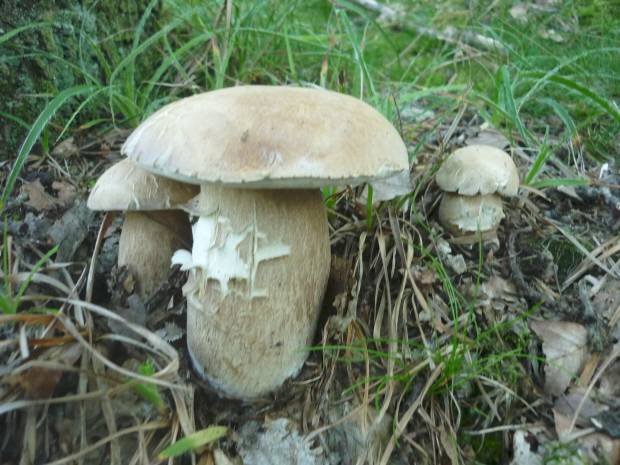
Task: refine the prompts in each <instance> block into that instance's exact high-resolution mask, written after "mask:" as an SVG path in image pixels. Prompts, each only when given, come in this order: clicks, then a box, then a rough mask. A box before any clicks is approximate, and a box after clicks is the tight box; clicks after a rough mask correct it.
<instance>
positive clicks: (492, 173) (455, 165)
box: [435, 145, 519, 236]
mask: <svg viewBox="0 0 620 465" xmlns="http://www.w3.org/2000/svg"><path fill="white" fill-rule="evenodd" d="M435 179H436V181H437V184H438V185H439V187H440V188H441V189H442V190H444V191H446V192H445V193H444V195H443V198H442V199H441V203H440V205H439V222H440V223H441V224H442V225H443V226H444V227H445V228H446V229H447V230H449V231H450V232H451V233H452V234H454V235H455V236H463V235H469V234H474V233H476V232H477V231H480V232H487V231H493V232H494V231H496V230H497V227H498V226H499V223H500V221H501V220H502V218H504V216H505V215H504V211H503V207H502V199H501V197H502V196H513V195H516V194H517V191H518V189H519V173H518V171H517V167H516V165H515V163H514V162H513V161H512V158H510V156H509V155H508V154H507V153H506V152H504V151H503V150H500V149H498V148H495V147H491V146H486V145H470V146H468V147H463V148H461V149H458V150H456V151H455V152H453V153H452V154H451V155H450V156H449V157H448V158H446V160H445V161H444V163H443V165H441V168H439V170H438V171H437V175H436V178H435Z"/></svg>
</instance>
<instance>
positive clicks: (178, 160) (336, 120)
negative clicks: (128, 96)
mask: <svg viewBox="0 0 620 465" xmlns="http://www.w3.org/2000/svg"><path fill="white" fill-rule="evenodd" d="M122 153H124V154H125V155H127V156H128V157H129V158H131V159H132V160H133V161H134V162H135V163H137V164H139V165H140V166H142V167H143V168H145V169H147V170H150V171H152V172H154V173H157V174H160V175H164V176H168V177H171V178H174V179H178V180H180V181H183V182H189V183H195V184H220V185H224V184H225V185H228V186H230V187H247V188H263V187H268V188H313V187H325V186H333V185H338V184H353V183H361V182H364V181H368V180H371V179H375V178H382V177H388V176H391V175H394V174H396V173H398V172H400V171H403V170H407V169H408V168H409V165H408V156H407V148H406V147H405V144H404V143H403V141H402V139H401V137H400V135H399V134H398V132H397V131H396V129H395V128H394V126H392V124H391V123H390V122H389V121H388V120H387V119H385V117H384V116H383V115H381V114H380V113H379V112H378V111H376V110H375V109H374V108H372V107H371V106H369V105H368V104H366V103H364V102H362V101H361V100H358V99H356V98H353V97H350V96H347V95H344V94H339V93H337V92H331V91H327V90H317V89H308V88H296V87H275V86H242V87H232V88H227V89H220V90H215V91H211V92H206V93H203V94H198V95H194V96H192V97H188V98H185V99H182V100H179V101H177V102H174V103H171V104H169V105H166V106H165V107H163V108H161V109H160V110H159V111H157V112H156V113H154V114H153V115H151V116H150V117H149V118H147V119H146V120H145V121H144V122H143V123H142V124H141V125H140V126H139V127H138V128H137V129H136V130H135V131H134V132H133V134H131V136H130V137H129V138H128V139H127V141H126V142H125V144H124V145H123V148H122Z"/></svg>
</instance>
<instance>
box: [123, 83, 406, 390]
mask: <svg viewBox="0 0 620 465" xmlns="http://www.w3.org/2000/svg"><path fill="white" fill-rule="evenodd" d="M122 152H123V153H124V154H125V155H127V156H128V157H129V158H131V159H132V160H133V161H134V162H135V163H137V164H139V165H140V166H142V167H144V168H145V169H147V170H150V171H153V172H154V173H157V174H159V175H162V176H169V177H172V178H174V179H178V180H180V181H183V182H189V183H196V184H200V185H201V192H200V195H199V196H198V197H197V198H196V199H194V200H193V201H192V202H190V203H189V204H188V205H186V207H185V208H186V210H187V211H189V212H190V213H192V214H194V215H197V216H198V220H197V222H196V223H195V225H194V227H193V233H194V246H193V249H192V252H191V253H190V252H188V251H179V252H178V253H176V254H175V256H174V258H173V261H174V262H175V263H179V264H181V265H182V269H187V270H190V273H189V276H188V281H187V284H186V285H185V287H184V288H183V292H184V295H185V296H186V297H187V312H188V322H187V339H188V348H189V354H190V356H191V359H192V361H193V364H194V367H195V368H196V370H197V371H198V373H199V374H200V375H202V376H203V377H204V378H206V379H207V380H209V381H210V382H211V383H212V384H213V385H214V386H215V387H216V388H218V389H220V390H222V391H224V392H226V393H228V394H230V395H233V396H237V397H241V398H253V397H258V396H261V395H264V394H266V393H268V392H270V391H271V390H273V389H275V388H276V387H278V386H280V385H281V384H282V383H283V382H284V381H285V380H286V379H287V378H289V377H291V376H295V375H296V374H297V373H298V372H299V371H300V369H301V367H302V366H303V364H304V362H305V360H306V358H307V356H308V351H307V350H306V349H307V348H308V347H309V346H310V345H311V344H312V339H313V336H314V332H315V329H316V323H317V319H318V316H319V311H320V306H321V301H322V298H323V293H324V290H325V286H326V283H327V278H328V275H329V264H330V247H329V237H328V225H327V215H326V212H325V206H324V202H323V198H322V196H321V191H320V190H319V188H320V187H323V186H333V185H342V184H347V183H361V182H364V181H368V180H371V179H375V178H377V177H387V176H390V175H393V174H395V173H398V172H400V171H402V170H406V169H408V158H407V150H406V147H405V145H404V143H403V141H402V140H401V138H400V136H399V134H398V132H397V131H396V130H395V129H394V127H393V126H392V125H391V124H390V123H389V122H388V121H387V120H386V119H385V118H384V117H383V116H382V115H381V114H380V113H378V112H377V111H376V110H374V109H373V108H372V107H370V106H369V105H367V104H365V103H364V102H362V101H360V100H358V99H355V98H353V97H350V96H346V95H343V94H339V93H336V92H330V91H325V90H315V89H307V88H292V87H269V86H247V87H235V88H228V89H222V90H217V91H212V92H207V93H204V94H199V95H195V96H193V97H188V98H185V99H183V100H180V101H178V102H175V103H172V104H170V105H167V106H165V107H164V108H162V109H161V110H159V111H158V112H156V113H154V114H153V115H152V116H150V117H149V118H148V119H147V120H145V121H144V122H143V123H142V124H141V125H140V126H139V127H138V128H137V129H136V131H135V132H134V133H133V134H132V135H131V136H130V137H129V138H128V139H127V141H126V143H125V145H124V146H123V149H122Z"/></svg>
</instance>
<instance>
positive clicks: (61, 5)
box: [0, 0, 155, 159]
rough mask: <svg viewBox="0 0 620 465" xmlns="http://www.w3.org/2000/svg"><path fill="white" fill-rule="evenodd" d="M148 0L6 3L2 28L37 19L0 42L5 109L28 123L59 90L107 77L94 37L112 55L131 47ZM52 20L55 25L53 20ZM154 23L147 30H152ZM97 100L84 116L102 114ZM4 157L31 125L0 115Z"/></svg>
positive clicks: (63, 116) (64, 116) (66, 111)
mask: <svg viewBox="0 0 620 465" xmlns="http://www.w3.org/2000/svg"><path fill="white" fill-rule="evenodd" d="M148 3H149V2H148V0H106V1H95V0H78V1H74V0H4V1H3V2H0V33H7V32H10V31H12V30H14V29H16V28H19V27H23V26H26V25H28V24H33V23H41V22H43V23H48V24H45V25H42V26H37V27H34V28H30V29H26V30H24V31H22V32H20V33H19V34H17V35H15V36H13V37H12V38H11V39H9V40H8V41H6V42H4V43H2V45H0V95H2V96H3V100H2V103H1V104H0V112H2V113H5V114H10V115H13V116H15V117H17V118H19V119H21V120H23V121H25V122H26V123H28V124H31V123H32V122H34V121H35V119H36V118H37V116H38V114H39V113H40V112H41V111H42V109H43V108H44V107H45V105H46V103H47V102H48V101H49V100H50V99H51V98H52V97H53V96H54V95H56V94H57V93H58V92H59V91H62V90H63V89H67V88H69V87H71V86H73V85H76V84H82V83H86V82H88V81H89V79H88V78H86V75H90V76H92V77H94V78H95V79H97V80H101V81H103V80H104V79H105V74H104V70H103V69H102V67H101V63H100V61H99V59H98V57H97V56H96V54H95V51H94V49H93V47H92V46H90V44H89V43H88V39H87V38H90V39H91V40H93V41H95V42H98V43H101V44H102V46H101V48H102V50H103V53H104V55H105V56H106V60H109V61H110V62H112V63H114V62H115V60H116V57H118V56H119V55H122V51H123V50H128V49H129V48H130V47H131V44H132V42H133V38H134V36H133V34H134V32H133V31H134V30H135V27H136V25H137V24H138V22H139V20H140V17H141V15H142V13H143V12H144V10H145V8H146V6H147V5H148ZM49 23H51V24H49ZM154 27H155V26H154V25H151V26H150V27H147V29H146V31H145V33H147V34H148V33H149V32H152V31H153V30H154ZM76 108H77V102H76V103H75V104H74V105H73V107H71V106H66V107H64V108H62V109H61V111H59V112H58V114H57V115H56V118H57V120H58V122H59V123H61V122H64V121H67V120H68V119H69V118H70V116H71V115H72V114H73V111H75V109H76ZM96 110H97V109H96V108H95V106H94V104H93V105H91V107H90V108H85V109H84V111H82V112H81V114H80V119H81V120H82V121H86V120H88V119H90V118H94V117H95V115H97V116H98V117H100V115H101V110H98V111H96ZM0 122H1V123H2V124H1V126H0V127H1V128H2V129H0V159H5V158H10V157H14V156H15V155H16V151H17V149H18V147H19V145H20V144H21V142H22V141H23V139H24V137H25V134H26V129H25V128H24V127H22V126H21V125H19V124H18V123H17V122H15V121H13V120H11V119H9V118H6V117H3V116H2V115H0Z"/></svg>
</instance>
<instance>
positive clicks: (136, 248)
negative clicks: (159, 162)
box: [88, 159, 199, 300]
mask: <svg viewBox="0 0 620 465" xmlns="http://www.w3.org/2000/svg"><path fill="white" fill-rule="evenodd" d="M198 192H199V188H198V186H195V185H193V184H185V183H181V182H178V181H174V180H172V179H168V178H164V177H161V176H156V175H154V174H152V173H150V172H148V171H145V170H143V169H141V168H139V167H138V166H136V165H135V164H134V163H132V162H131V160H128V159H125V160H123V161H121V162H119V163H117V164H116V165H114V166H112V167H111V168H110V169H108V170H107V171H106V172H105V173H103V175H102V176H101V177H100V178H99V180H98V181H97V183H96V184H95V187H94V188H93V190H92V191H91V193H90V196H89V198H88V208H90V209H91V210H104V211H113V210H119V211H125V212H126V215H125V221H124V222H123V229H122V231H121V236H120V239H119V243H118V265H119V266H126V267H127V269H128V270H129V272H130V273H131V275H132V276H133V278H134V280H135V283H136V293H137V294H138V295H139V296H140V297H141V298H142V299H143V300H146V299H147V298H148V297H149V296H151V295H152V294H153V293H154V292H155V290H156V289H157V287H158V286H159V285H160V284H161V282H162V280H163V279H164V277H165V276H166V274H167V273H168V270H170V261H171V259H172V255H173V253H174V252H175V251H176V250H179V249H180V248H183V247H187V246H191V243H192V229H191V224H190V222H189V217H188V215H187V213H185V212H184V211H183V210H179V209H178V205H180V204H184V203H186V202H188V201H189V200H190V199H191V198H193V197H195V196H196V195H197V194H198Z"/></svg>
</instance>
